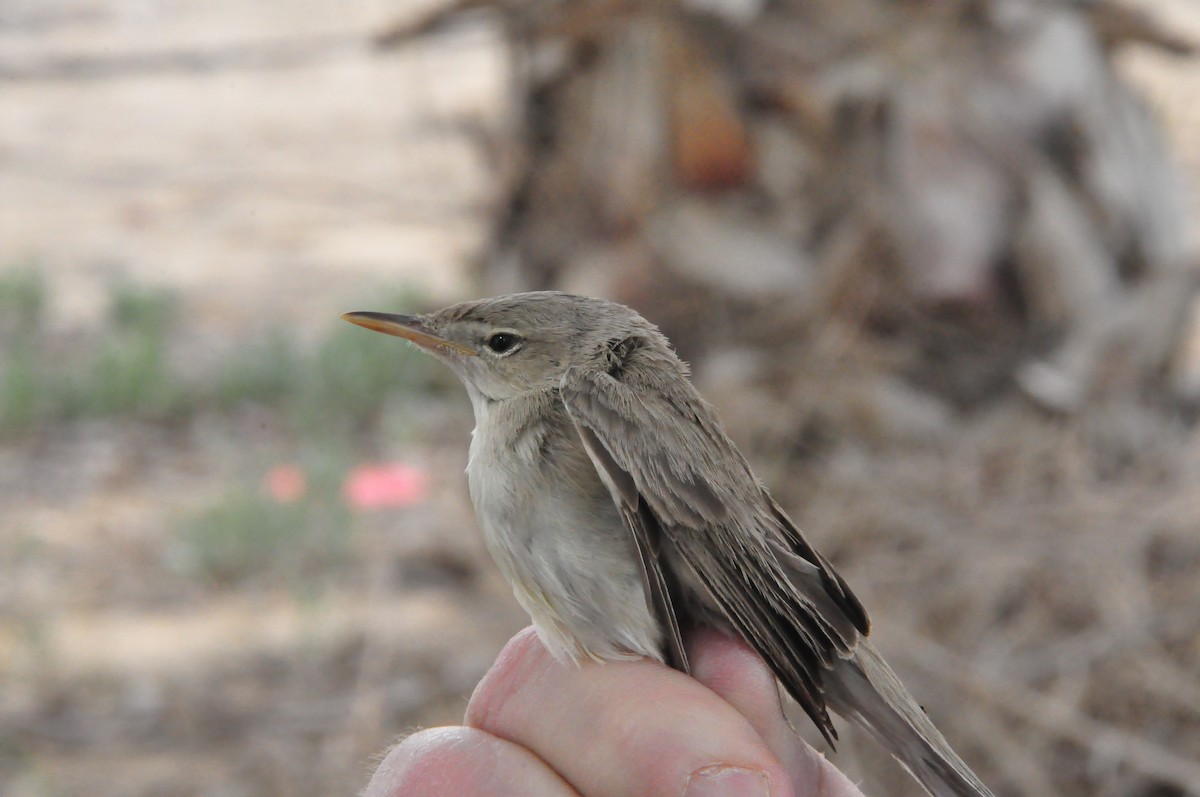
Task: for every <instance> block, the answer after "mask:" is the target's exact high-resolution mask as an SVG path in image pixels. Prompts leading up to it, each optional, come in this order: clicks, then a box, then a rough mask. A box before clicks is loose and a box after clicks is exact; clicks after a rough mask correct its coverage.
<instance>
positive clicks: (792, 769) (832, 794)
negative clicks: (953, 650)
mask: <svg viewBox="0 0 1200 797" xmlns="http://www.w3.org/2000/svg"><path fill="white" fill-rule="evenodd" d="M688 641H689V644H688V660H689V661H690V662H691V665H692V676H693V677H694V678H696V680H698V681H700V682H701V683H702V684H704V685H705V686H707V687H708V688H709V689H711V690H712V691H713V692H716V693H717V694H718V695H720V696H721V697H722V698H724V699H725V700H726V701H727V702H728V703H729V704H730V705H731V706H733V707H734V708H735V709H737V711H738V712H739V713H740V714H741V715H742V716H743V717H745V718H746V719H747V720H749V722H750V725H751V726H753V728H754V730H755V731H757V732H758V735H759V736H761V737H762V739H763V740H764V741H765V742H766V744H767V746H768V747H769V748H770V749H771V752H772V753H774V754H775V756H776V757H777V758H778V759H779V760H780V761H781V762H782V763H783V765H784V767H785V768H786V769H787V771H788V774H789V775H790V776H791V779H792V785H793V786H794V787H795V789H796V792H797V793H798V794H804V795H813V797H862V793H861V792H860V791H859V790H858V788H857V787H856V786H855V785H854V784H853V783H851V782H850V779H849V778H847V777H846V776H845V775H844V774H843V773H842V771H841V770H839V769H838V768H837V767H835V766H834V765H833V764H831V763H829V761H828V760H827V759H826V758H825V756H823V755H822V754H821V753H819V752H817V751H816V750H814V749H813V748H812V746H811V745H809V744H808V742H806V741H804V740H803V739H801V738H800V737H799V736H797V735H796V732H795V731H794V730H792V727H791V725H789V724H788V721H787V719H786V718H785V717H784V714H783V707H782V706H781V705H780V699H779V688H778V687H777V686H776V681H775V675H774V674H773V673H772V672H771V670H770V668H768V667H767V665H766V662H764V661H763V660H762V659H761V658H759V656H758V655H757V654H756V653H755V652H754V651H753V650H751V649H750V647H749V646H747V645H746V644H745V643H744V642H742V641H741V640H738V639H734V638H733V637H729V636H726V635H724V634H721V633H719V632H717V631H712V630H708V629H705V630H701V631H698V632H697V633H695V634H694V635H693V636H692V637H691V638H690V639H689V640H688Z"/></svg>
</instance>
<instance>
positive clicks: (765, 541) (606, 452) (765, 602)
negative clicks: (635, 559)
mask: <svg viewBox="0 0 1200 797" xmlns="http://www.w3.org/2000/svg"><path fill="white" fill-rule="evenodd" d="M621 377H622V378H621V379H618V378H616V377H614V376H612V375H610V374H608V373H604V372H600V371H584V370H573V371H572V372H571V373H569V374H568V375H567V377H566V378H565V379H564V380H563V383H562V386H561V395H562V401H563V404H564V406H565V407H566V409H567V412H568V413H569V414H570V416H571V418H572V420H573V421H574V422H575V425H576V427H577V428H578V429H579V430H580V436H581V438H582V439H583V441H584V445H585V447H587V448H588V451H589V454H590V456H591V457H592V461H593V463H594V464H595V465H596V468H597V470H598V471H599V472H600V474H601V476H602V478H604V480H605V482H606V483H607V484H609V487H610V490H613V493H614V497H615V498H616V499H617V500H618V502H619V503H620V504H621V506H622V516H623V517H626V519H627V520H626V522H627V523H628V522H629V518H630V517H631V514H630V513H629V512H628V511H626V507H634V508H636V509H637V510H638V511H639V512H641V511H642V510H643V509H644V510H645V512H646V513H647V514H649V515H650V517H651V519H652V520H653V521H654V525H655V526H656V527H657V529H658V537H659V538H660V540H661V542H660V544H665V545H667V546H669V547H670V549H671V551H672V552H673V553H674V554H676V557H674V558H672V557H667V558H666V563H667V564H674V566H676V567H678V568H680V569H681V570H682V571H683V572H680V573H677V574H672V573H671V572H670V571H669V568H667V564H664V560H663V559H661V558H659V557H658V556H656V555H655V556H653V558H654V559H655V560H656V561H655V563H654V566H653V567H652V570H654V571H655V572H657V573H659V574H662V573H663V571H664V569H666V570H667V572H666V573H665V575H661V576H660V578H661V579H662V583H669V581H670V579H671V578H672V577H673V576H674V577H677V578H679V579H680V580H686V581H687V583H688V584H689V585H692V586H695V587H696V588H698V589H701V590H703V591H705V592H706V593H707V594H705V595H702V596H700V597H701V598H702V599H703V600H704V601H705V602H706V603H708V604H709V605H710V606H711V607H715V608H716V609H717V610H719V611H720V613H721V614H723V615H724V616H725V617H726V618H727V619H728V621H729V623H730V625H732V626H733V627H734V628H735V629H736V630H737V631H738V633H740V634H741V635H742V636H743V638H745V640H746V641H747V642H748V643H749V644H750V645H751V646H752V647H754V648H755V649H756V650H757V651H758V653H759V654H760V655H761V656H762V657H763V658H764V659H765V660H766V661H767V663H768V664H769V665H770V666H771V668H772V669H773V670H774V671H775V674H776V675H777V676H778V677H779V679H780V681H782V682H783V684H784V686H785V688H786V689H787V690H788V692H789V693H790V694H791V695H792V696H793V697H794V698H795V699H796V701H797V702H798V703H799V704H800V706H801V707H802V708H803V709H804V710H805V712H806V713H807V714H808V715H809V716H810V717H811V718H812V719H813V722H815V723H816V725H817V727H818V728H819V729H820V730H821V732H822V733H823V734H824V735H825V737H826V738H827V739H829V740H830V741H831V742H832V740H833V739H834V738H836V732H835V731H834V728H833V725H832V723H831V721H830V719H829V714H828V712H827V711H826V707H825V699H824V695H823V690H822V677H823V673H824V671H826V670H827V669H828V668H829V667H830V666H832V663H833V657H835V656H838V655H848V654H849V651H850V650H851V648H852V647H853V645H854V644H855V642H856V641H857V639H858V636H859V634H860V633H862V634H865V633H866V630H867V619H866V614H865V612H863V609H862V606H861V605H860V604H859V603H858V600H857V599H856V598H855V597H854V596H853V594H852V593H851V592H850V590H849V588H847V587H846V585H845V583H844V582H843V581H842V580H841V579H840V578H839V577H838V576H837V574H836V573H835V572H834V571H833V569H832V568H831V567H830V566H829V565H828V563H827V562H826V561H825V560H824V559H823V558H822V557H821V556H820V555H818V554H817V553H816V551H815V550H813V548H812V547H811V546H810V545H809V544H808V543H807V541H805V540H804V537H803V535H802V534H801V533H800V531H799V530H798V529H797V528H796V527H795V526H794V524H792V523H791V521H790V520H788V518H787V516H786V515H785V514H783V512H782V510H780V509H779V508H778V506H777V505H776V504H775V502H774V501H773V500H771V498H770V496H769V495H767V494H766V491H765V490H764V489H763V488H762V487H761V485H759V484H758V482H757V481H756V480H755V479H754V476H753V475H752V474H751V473H750V470H749V467H748V466H747V465H746V462H745V460H744V459H742V457H741V455H740V454H739V453H738V452H737V449H736V448H735V447H734V445H733V443H732V442H730V440H729V438H728V437H727V436H726V435H725V432H724V431H723V429H722V428H721V425H720V422H719V421H718V420H717V418H716V415H715V413H714V412H713V410H712V409H711V408H710V407H709V406H708V405H707V404H706V403H705V402H704V401H703V399H701V398H700V396H699V394H697V393H696V392H695V390H694V389H693V388H692V387H691V385H690V383H687V382H685V381H682V380H681V381H680V382H678V383H677V384H678V386H677V387H672V386H671V385H666V386H664V385H663V384H661V383H660V384H655V385H639V384H636V382H633V381H631V380H636V379H637V378H638V374H637V373H636V372H635V371H633V370H632V369H626V370H625V371H624V372H622V374H621ZM672 384H675V383H672ZM614 488H615V489H614ZM646 525H647V524H645V523H642V524H640V527H638V526H637V525H634V526H631V530H632V532H633V534H634V537H635V539H637V538H638V537H639V535H644V534H645V533H646V532H645V528H646ZM650 538H651V540H652V541H654V537H653V536H651V537H650ZM641 545H642V543H641V542H639V549H641ZM655 547H656V546H650V547H649V551H650V553H651V554H655ZM643 556H645V554H643ZM650 580H651V581H653V580H654V577H653V576H652V577H651V578H650ZM652 592H653V589H652ZM668 597H670V596H669V595H668ZM680 600H681V596H679V595H676V596H675V602H676V603H678V602H680ZM665 627H668V628H669V627H670V626H669V625H668V626H665Z"/></svg>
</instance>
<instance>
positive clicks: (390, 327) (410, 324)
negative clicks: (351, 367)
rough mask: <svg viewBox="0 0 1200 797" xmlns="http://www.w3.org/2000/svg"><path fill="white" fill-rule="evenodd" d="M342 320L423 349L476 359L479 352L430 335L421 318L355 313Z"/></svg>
mask: <svg viewBox="0 0 1200 797" xmlns="http://www.w3.org/2000/svg"><path fill="white" fill-rule="evenodd" d="M342 319H343V320H345V321H349V322H350V323H351V324H357V325H358V326H360V327H365V328H367V329H373V330H375V331H376V332H382V333H383V334H385V335H395V336H396V337H398V338H405V339H406V340H411V341H412V342H413V343H415V344H417V345H418V346H420V347H421V348H423V349H429V350H430V351H434V352H437V351H443V352H450V353H453V354H460V355H462V356H464V357H475V356H477V354H478V352H476V351H475V350H474V349H472V348H469V347H467V346H464V345H462V344H461V343H455V342H454V341H452V340H446V339H445V338H440V337H438V336H437V335H433V334H430V333H429V332H428V331H426V329H425V324H424V322H423V321H422V320H421V317H420V316H415V315H392V314H390V313H370V312H355V313H344V314H343V315H342Z"/></svg>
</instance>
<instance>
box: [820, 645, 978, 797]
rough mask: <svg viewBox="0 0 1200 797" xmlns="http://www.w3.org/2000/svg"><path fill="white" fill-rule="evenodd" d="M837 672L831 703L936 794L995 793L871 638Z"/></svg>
mask: <svg viewBox="0 0 1200 797" xmlns="http://www.w3.org/2000/svg"><path fill="white" fill-rule="evenodd" d="M832 674H833V676H834V677H833V678H830V679H828V681H827V682H826V695H825V696H826V699H827V700H828V701H829V707H830V708H832V709H833V710H834V711H836V712H837V713H838V714H840V715H842V716H843V717H845V718H846V719H849V720H851V721H853V722H856V723H858V724H859V725H861V726H862V727H863V728H865V729H866V730H867V731H868V732H870V734H871V735H872V736H874V737H875V738H876V739H877V740H878V741H879V742H880V744H882V745H883V746H884V747H885V748H887V750H888V752H890V753H891V754H892V755H893V756H895V757H896V759H897V760H898V761H899V762H900V763H901V764H903V765H904V768H905V769H907V770H908V771H909V772H911V773H912V775H913V777H915V778H916V779H917V780H918V781H920V783H921V785H922V786H924V787H925V790H926V791H928V792H929V793H930V794H931V795H933V797H993V795H992V793H991V791H989V790H988V788H987V786H984V785H983V783H982V782H981V781H980V780H979V778H977V777H976V776H975V773H974V772H972V771H971V770H970V768H969V767H968V766H967V765H966V764H965V763H963V760H962V759H961V758H959V757H958V755H957V754H956V753H955V752H954V750H952V749H951V748H950V745H949V744H948V743H947V742H946V739H945V738H944V737H943V736H942V734H941V733H940V732H939V731H938V729H937V728H935V727H934V725H933V723H932V722H930V720H929V717H927V716H926V715H925V711H924V710H923V709H922V708H921V706H920V705H918V704H917V702H916V701H915V700H913V698H912V696H911V695H910V694H909V693H908V690H906V689H905V688H904V685H903V684H901V683H900V679H899V678H897V677H896V674H895V673H893V672H892V669H891V667H889V666H888V665H887V662H885V661H884V660H883V657H882V656H880V655H879V653H878V652H877V651H876V650H875V648H873V647H872V646H871V644H870V643H869V642H867V640H865V639H860V640H859V642H858V644H857V645H856V646H855V652H854V656H853V657H851V658H848V659H842V660H841V661H840V662H838V664H837V665H835V668H834V672H833V673H832Z"/></svg>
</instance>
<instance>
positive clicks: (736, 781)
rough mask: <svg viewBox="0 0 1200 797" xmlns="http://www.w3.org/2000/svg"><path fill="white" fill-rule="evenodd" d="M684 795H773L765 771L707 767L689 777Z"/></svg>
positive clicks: (733, 796) (696, 796)
mask: <svg viewBox="0 0 1200 797" xmlns="http://www.w3.org/2000/svg"><path fill="white" fill-rule="evenodd" d="M683 797H771V784H770V783H769V782H768V781H767V773H765V772H754V771H752V770H749V769H735V768H734V767H706V768H704V769H698V770H696V771H695V772H693V773H692V776H691V777H690V778H688V782H687V788H686V789H685V790H684V792H683Z"/></svg>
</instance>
